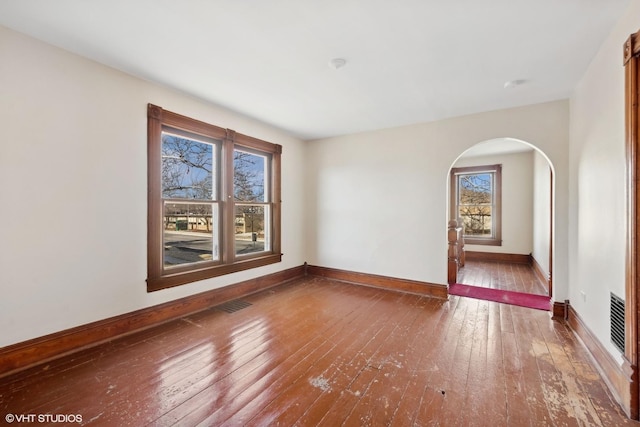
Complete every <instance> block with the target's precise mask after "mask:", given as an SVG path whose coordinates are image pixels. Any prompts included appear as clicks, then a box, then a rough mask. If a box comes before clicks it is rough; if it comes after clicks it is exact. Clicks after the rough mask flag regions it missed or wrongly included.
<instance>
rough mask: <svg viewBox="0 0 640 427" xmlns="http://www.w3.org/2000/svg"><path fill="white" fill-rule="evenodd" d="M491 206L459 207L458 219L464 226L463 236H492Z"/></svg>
mask: <svg viewBox="0 0 640 427" xmlns="http://www.w3.org/2000/svg"><path fill="white" fill-rule="evenodd" d="M491 212H492V209H491V206H486V205H467V206H460V218H462V223H463V224H464V235H465V236H474V237H491V236H493V232H492V228H491V224H492V222H491Z"/></svg>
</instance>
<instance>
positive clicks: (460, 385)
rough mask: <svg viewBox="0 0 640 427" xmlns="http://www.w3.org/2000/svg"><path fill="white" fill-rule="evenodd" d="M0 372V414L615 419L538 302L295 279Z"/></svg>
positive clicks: (259, 421) (514, 422)
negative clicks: (237, 303) (236, 301)
mask: <svg viewBox="0 0 640 427" xmlns="http://www.w3.org/2000/svg"><path fill="white" fill-rule="evenodd" d="M244 301H247V302H249V303H251V304H252V305H250V306H248V307H246V308H243V309H241V310H240V311H236V312H233V313H227V312H224V311H222V310H220V309H217V308H212V309H208V310H205V311H203V312H200V313H198V314H196V315H192V316H188V317H184V318H182V319H180V320H177V321H173V322H170V323H166V324H164V325H161V326H159V327H156V328H153V329H149V330H146V331H143V332H141V333H137V334H134V335H130V336H128V337H124V338H122V339H118V340H115V341H113V342H110V343H108V344H104V345H101V346H98V347H94V348H91V349H88V350H85V351H82V352H79V353H76V354H73V355H70V356H67V357H64V358H61V359H58V360H57V361H54V362H51V363H49V364H46V365H44V366H40V367H36V368H32V369H29V370H26V371H22V372H19V373H17V374H14V375H12V376H9V377H5V378H1V379H0V408H1V409H2V411H0V415H1V416H2V417H5V416H6V414H12V415H17V416H19V415H23V414H27V415H28V414H61V415H62V416H69V415H78V416H81V417H82V423H80V424H86V425H106V426H114V425H118V426H122V425H136V426H137V425H154V426H165V425H180V426H191V425H210V426H219V425H225V426H226V425H228V426H237V425H247V426H276V425H282V426H289V425H298V426H337V425H345V426H369V425H370V426H424V425H443V426H462V425H465V426H466V425H478V426H484V425H486V426H547V425H558V426H560V425H562V426H564V425H568V426H579V425H582V426H620V425H637V423H634V422H631V421H628V420H627V419H626V417H625V416H624V415H623V414H622V412H621V410H620V408H619V407H618V405H616V404H615V403H614V402H613V401H612V398H611V395H610V393H609V391H608V390H607V388H606V386H605V385H604V383H603V382H602V380H601V379H600V377H599V375H598V373H597V372H596V370H595V369H594V367H593V366H592V364H591V361H590V358H589V356H588V354H587V352H586V350H585V349H584V348H583V347H582V346H581V345H580V344H579V343H578V341H577V340H576V338H575V337H574V336H573V334H572V333H571V332H570V330H569V329H568V328H567V327H566V326H565V325H564V324H562V323H559V322H556V321H552V320H550V318H549V314H548V313H546V312H543V311H539V310H531V309H526V308H521V307H516V306H510V305H503V304H497V303H492V302H487V301H481V300H475V299H470V298H461V297H456V296H452V297H450V299H449V300H448V301H445V300H438V299H432V298H428V297H422V296H417V295H412V294H403V293H398V292H390V291H385V290H380V289H375V288H368V287H363V286H356V285H350V284H345V283H341V282H336V281H332V280H328V279H324V278H319V277H311V276H310V277H307V278H304V279H300V280H297V281H294V282H291V283H289V284H286V285H283V286H279V287H276V288H273V289H271V290H269V291H265V292H262V293H260V294H255V295H252V296H249V297H246V298H244Z"/></svg>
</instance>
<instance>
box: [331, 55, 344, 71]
mask: <svg viewBox="0 0 640 427" xmlns="http://www.w3.org/2000/svg"><path fill="white" fill-rule="evenodd" d="M345 65H347V60H346V59H344V58H333V59H332V60H331V61H329V66H330V67H331V68H333V69H334V70H338V69H340V68H342V67H344V66H345Z"/></svg>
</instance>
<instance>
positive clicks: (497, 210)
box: [450, 164, 502, 246]
mask: <svg viewBox="0 0 640 427" xmlns="http://www.w3.org/2000/svg"><path fill="white" fill-rule="evenodd" d="M482 172H486V173H491V174H493V176H494V189H493V206H492V208H493V209H492V214H493V218H492V220H491V222H492V227H493V236H491V237H469V236H464V242H465V244H469V245H485V246H502V165H499V164H497V165H483V166H466V167H458V168H451V184H450V190H451V195H450V200H451V206H450V209H451V217H452V219H455V220H459V218H458V179H457V177H458V176H459V175H466V174H474V173H482ZM459 226H462V224H459Z"/></svg>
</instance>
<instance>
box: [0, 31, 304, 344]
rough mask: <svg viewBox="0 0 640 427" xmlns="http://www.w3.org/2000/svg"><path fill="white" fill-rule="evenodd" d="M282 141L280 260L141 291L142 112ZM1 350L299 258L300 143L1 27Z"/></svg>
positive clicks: (144, 242) (143, 224)
mask: <svg viewBox="0 0 640 427" xmlns="http://www.w3.org/2000/svg"><path fill="white" fill-rule="evenodd" d="M147 103H154V104H156V105H160V106H161V107H163V108H165V109H167V110H171V111H175V112H177V113H180V114H183V115H187V116H191V117H193V118H196V119H200V120H203V121H207V122H210V123H212V124H215V125H218V126H222V127H228V128H231V129H235V130H236V131H238V132H241V133H245V134H249V135H252V136H255V137H258V138H262V139H265V140H268V141H271V142H274V143H278V144H282V145H283V156H282V199H283V201H284V203H283V205H282V209H283V212H282V225H283V227H282V249H283V252H284V257H283V262H281V263H278V264H274V265H270V266H266V267H262V268H259V269H255V270H251V271H245V272H241V273H236V274H232V275H228V276H223V277H220V278H215V279H209V280H204V281H201V282H197V283H193V284H189V285H185V286H180V287H176V288H172V289H167V290H163V291H158V292H153V293H147V291H146V283H145V278H146V264H147V258H146V256H147V238H146V233H147V225H146V224H147V202H146V200H147V197H146V192H147V175H146V174H147V170H146V169H147V168H146V163H147V152H146V129H147V128H146V126H147V118H146V110H147ZM0 120H1V121H2V138H1V140H0V141H1V142H0V183H2V184H1V185H0V201H1V202H0V203H1V205H2V209H0V289H1V290H2V296H1V297H0V331H1V333H0V347H1V346H4V345H8V344H12V343H15V342H19V341H23V340H26V339H30V338H33V337H37V336H41V335H45V334H48V333H51V332H56V331H60V330H63V329H66V328H70V327H74V326H77V325H81V324H85V323H89V322H92V321H95V320H99V319H103V318H107V317H110V316H115V315H118V314H121V313H126V312H130V311H133V310H136V309H140V308H143V307H148V306H151V305H155V304H158V303H162V302H166V301H169V300H173V299H176V298H180V297H184V296H187V295H191V294H195V293H198V292H202V291H206V290H209V289H213V288H218V287H221V286H225V285H228V284H232V283H236V282H239V281H242V280H246V279H249V278H252V277H257V276H261V275H265V274H268V273H272V272H275V271H279V270H283V269H286V268H290V267H294V266H299V265H301V264H302V263H303V262H304V261H305V260H306V257H305V254H304V250H305V248H304V244H303V234H304V226H305V225H306V224H308V222H306V221H305V218H304V204H303V199H304V187H305V186H304V174H303V163H304V144H303V143H302V142H301V141H299V140H297V139H295V138H292V137H290V136H288V135H286V134H284V133H283V132H280V131H278V130H276V129H274V128H272V127H269V126H267V125H264V124H261V123H259V122H256V121H254V120H250V119H248V118H245V117H243V116H240V115H238V114H235V113H232V112H229V111H227V110H224V109H222V108H217V107H215V106H212V105H209V104H206V103H204V102H201V101H199V100H197V99H193V98H190V97H188V96H185V95H182V94H180V93H176V92H173V91H171V90H168V89H165V88H162V87H159V86H156V85H153V84H150V83H147V82H145V81H142V80H139V79H136V78H134V77H131V76H128V75H126V74H123V73H121V72H118V71H116V70H113V69H110V68H107V67H104V66H102V65H99V64H97V63H95V62H92V61H89V60H87V59H84V58H81V57H78V56H76V55H73V54H70V53H68V52H65V51H62V50H60V49H57V48H55V47H52V46H49V45H46V44H44V43H41V42H39V41H36V40H34V39H31V38H28V37H26V36H23V35H20V34H18V33H16V32H13V31H11V30H8V29H6V28H3V27H0Z"/></svg>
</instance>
